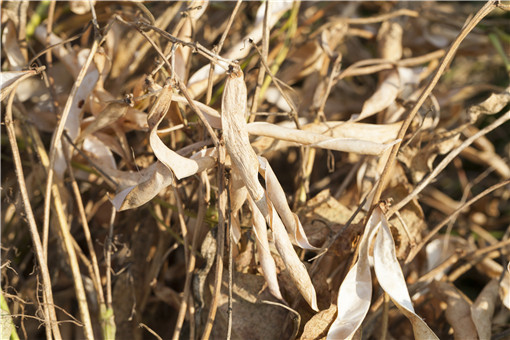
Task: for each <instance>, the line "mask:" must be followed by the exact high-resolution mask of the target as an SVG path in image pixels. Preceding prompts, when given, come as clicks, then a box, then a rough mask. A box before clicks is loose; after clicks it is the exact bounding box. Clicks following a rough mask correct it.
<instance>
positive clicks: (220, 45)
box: [205, 0, 267, 105]
mask: <svg viewBox="0 0 510 340" xmlns="http://www.w3.org/2000/svg"><path fill="white" fill-rule="evenodd" d="M242 2H243V0H237V3H236V5H235V7H234V9H233V10H232V14H230V17H229V18H228V22H227V27H225V30H224V31H223V34H222V35H221V38H220V42H219V43H218V45H216V46H215V47H214V49H213V52H214V53H216V54H218V55H219V54H220V52H221V49H222V48H223V44H224V43H225V40H226V39H227V35H228V32H229V31H230V28H231V27H232V23H233V22H234V18H235V16H236V15H237V12H238V11H239V8H240V7H241V4H242ZM266 7H267V6H266ZM214 66H215V63H214V62H211V67H210V68H209V77H208V78H207V94H206V97H205V98H206V99H205V103H206V104H207V105H209V104H210V103H211V98H212V88H213V75H214Z"/></svg>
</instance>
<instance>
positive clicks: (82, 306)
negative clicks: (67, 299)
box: [32, 129, 93, 339]
mask: <svg viewBox="0 0 510 340" xmlns="http://www.w3.org/2000/svg"><path fill="white" fill-rule="evenodd" d="M32 135H33V136H34V140H35V142H36V146H37V151H38V153H39V158H40V159H41V163H42V164H43V166H44V167H45V168H46V170H47V172H48V173H49V170H50V160H49V158H48V155H47V153H46V150H45V149H44V146H43V144H42V142H41V140H40V137H39V135H38V133H37V130H36V129H33V133H32ZM48 196H52V197H53V206H54V208H55V212H56V213H57V220H58V225H59V227H60V233H59V236H60V237H62V243H63V245H64V248H65V250H66V252H67V255H68V259H69V265H70V267H71V272H72V275H73V281H74V288H75V292H76V299H77V301H78V306H79V310H80V315H81V319H82V320H81V321H82V322H83V325H84V333H85V337H86V338H87V339H93V330H92V322H91V319H90V314H89V308H88V304H87V295H86V293H85V289H84V286H83V281H82V278H81V273H80V268H79V264H78V259H77V257H76V251H75V249H74V245H73V237H72V235H71V232H70V227H69V225H68V224H67V218H66V214H65V212H64V209H63V206H62V199H61V197H60V191H59V189H58V186H57V184H55V183H53V184H52V186H51V192H47V193H46V197H48Z"/></svg>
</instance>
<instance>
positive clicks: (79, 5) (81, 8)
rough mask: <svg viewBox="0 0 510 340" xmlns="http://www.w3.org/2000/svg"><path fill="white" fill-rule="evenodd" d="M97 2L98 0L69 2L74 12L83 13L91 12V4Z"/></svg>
mask: <svg viewBox="0 0 510 340" xmlns="http://www.w3.org/2000/svg"><path fill="white" fill-rule="evenodd" d="M95 3H96V0H92V1H86V0H81V1H71V2H70V3H69V9H70V10H71V12H73V13H75V14H79V15H82V14H85V13H88V12H90V6H94V4H95Z"/></svg>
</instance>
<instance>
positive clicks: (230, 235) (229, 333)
mask: <svg viewBox="0 0 510 340" xmlns="http://www.w3.org/2000/svg"><path fill="white" fill-rule="evenodd" d="M229 182H230V175H227V176H226V181H225V187H226V189H225V190H226V191H227V220H228V238H227V241H228V308H227V316H228V320H227V340H230V338H231V336H232V281H233V280H232V271H233V269H232V263H233V261H232V241H233V240H234V237H233V233H232V207H231V205H230V186H229Z"/></svg>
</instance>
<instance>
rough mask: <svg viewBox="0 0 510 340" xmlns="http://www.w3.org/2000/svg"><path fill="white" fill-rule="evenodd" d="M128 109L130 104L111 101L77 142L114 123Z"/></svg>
mask: <svg viewBox="0 0 510 340" xmlns="http://www.w3.org/2000/svg"><path fill="white" fill-rule="evenodd" d="M127 109H128V105H126V104H124V103H111V104H109V105H108V106H107V107H106V108H105V109H104V110H103V111H101V112H100V113H99V115H98V116H97V117H96V118H95V119H94V121H93V122H92V123H91V124H89V125H88V126H87V127H86V128H85V129H83V131H82V132H81V134H80V136H79V137H78V139H77V140H76V143H77V144H78V143H80V142H81V141H82V140H83V139H84V138H85V137H87V136H88V135H90V134H92V133H94V132H96V131H98V130H101V129H102V128H105V127H107V126H109V125H110V124H113V123H114V122H115V121H117V120H118V119H119V118H121V117H123V116H124V115H125V114H126V112H127Z"/></svg>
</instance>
